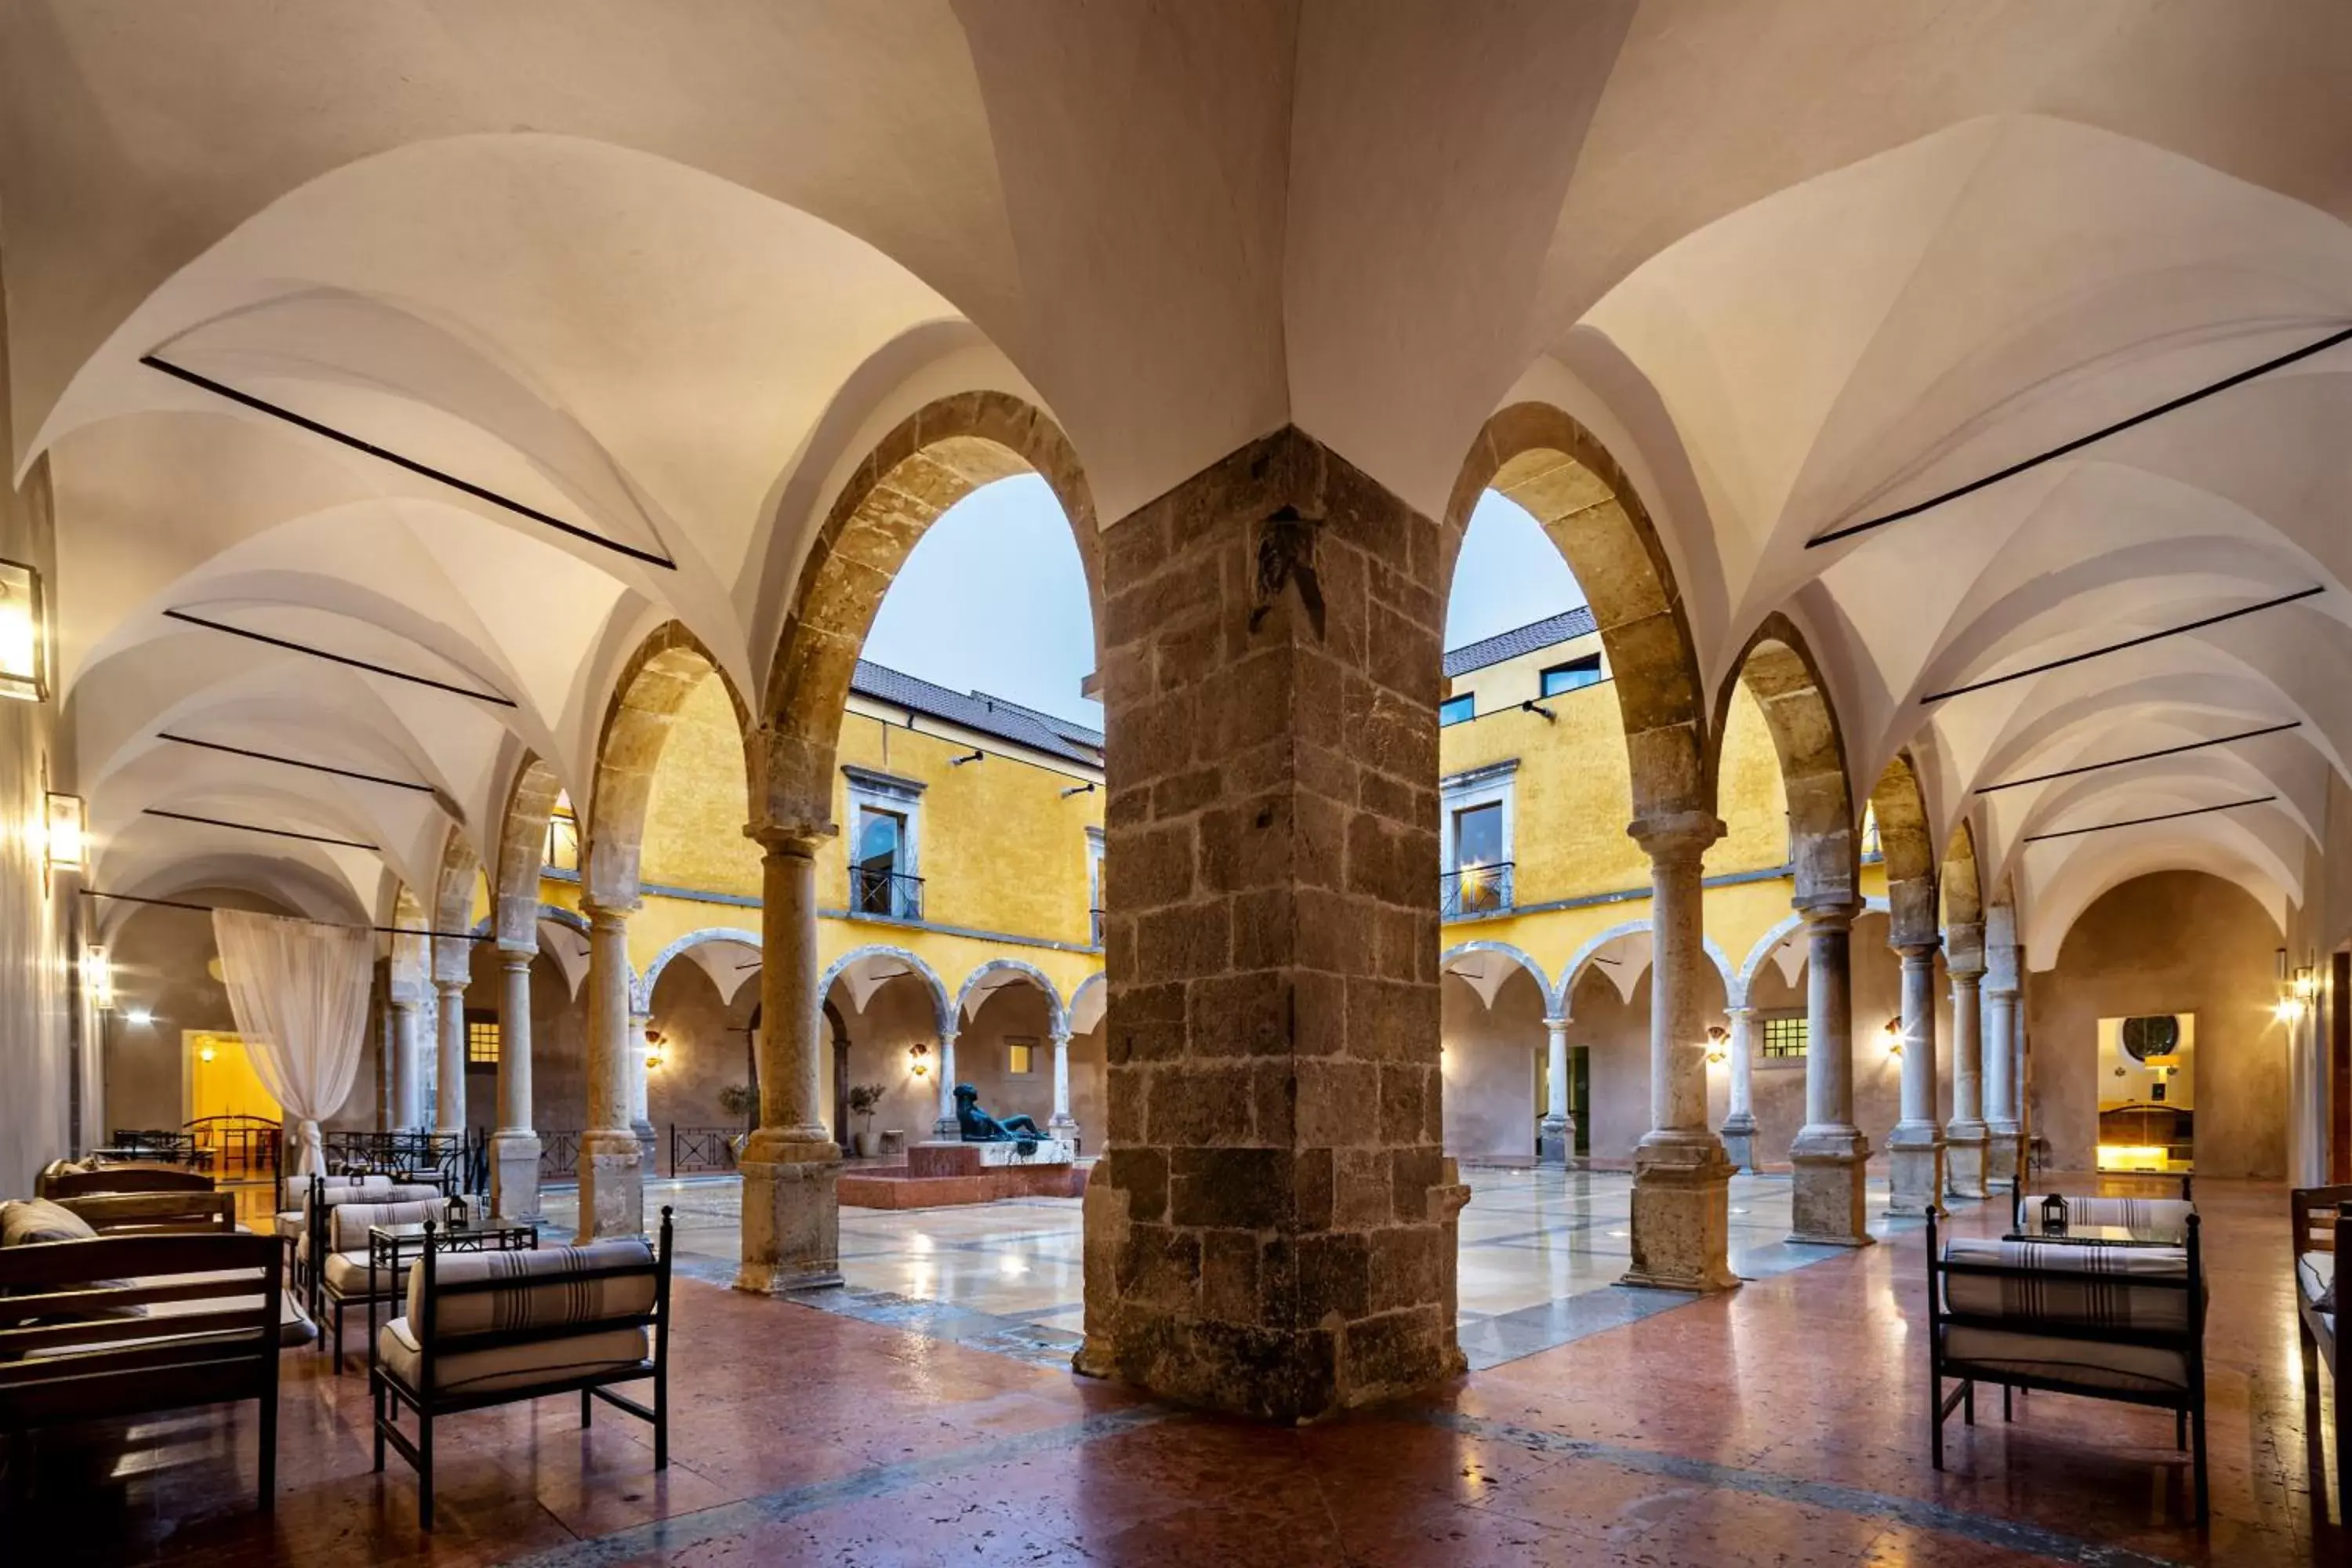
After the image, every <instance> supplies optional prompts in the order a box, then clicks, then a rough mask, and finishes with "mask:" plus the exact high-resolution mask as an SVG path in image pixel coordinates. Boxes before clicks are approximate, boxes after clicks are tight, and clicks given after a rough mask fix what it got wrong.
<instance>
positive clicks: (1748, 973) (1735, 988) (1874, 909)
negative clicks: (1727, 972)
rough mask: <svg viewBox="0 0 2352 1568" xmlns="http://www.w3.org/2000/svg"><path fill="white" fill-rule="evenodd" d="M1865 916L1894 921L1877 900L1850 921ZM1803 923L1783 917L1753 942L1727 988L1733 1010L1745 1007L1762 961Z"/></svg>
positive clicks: (1793, 917)
mask: <svg viewBox="0 0 2352 1568" xmlns="http://www.w3.org/2000/svg"><path fill="white" fill-rule="evenodd" d="M1868 914H1880V915H1885V916H1886V918H1887V921H1888V922H1889V923H1890V924H1891V923H1893V921H1894V918H1895V910H1894V909H1893V907H1892V906H1891V905H1889V904H1888V902H1887V901H1886V900H1885V899H1881V898H1867V899H1864V900H1862V905H1861V908H1860V910H1858V911H1857V912H1856V913H1855V916H1854V918H1855V919H1856V920H1859V919H1861V918H1862V916H1864V915H1868ZM1804 923H1805V917H1804V916H1802V915H1801V914H1788V915H1784V916H1782V917H1781V918H1780V921H1778V922H1776V923H1775V924H1774V925H1773V926H1772V927H1771V929H1770V930H1769V931H1766V932H1765V933H1764V934H1763V935H1762V936H1760V937H1758V938H1757V939H1756V945H1755V946H1754V947H1751V948H1749V949H1748V956H1747V958H1746V959H1744V960H1743V961H1742V962H1741V963H1740V965H1739V971H1738V975H1737V976H1736V978H1734V979H1733V980H1732V982H1731V984H1729V985H1728V986H1727V991H1728V993H1729V994H1730V995H1731V997H1732V1003H1731V1005H1733V1006H1735V1007H1744V1006H1746V1005H1748V988H1749V987H1750V986H1751V985H1753V984H1755V982H1756V975H1757V973H1758V972H1759V970H1761V969H1762V968H1763V967H1764V961H1765V960H1766V959H1768V958H1769V957H1771V956H1772V953H1773V952H1774V950H1775V949H1777V948H1779V947H1780V944H1781V943H1782V942H1786V941H1788V939H1789V937H1790V934H1791V933H1792V932H1794V931H1797V930H1798V929H1799V928H1800V927H1801V926H1802V925H1803V924H1804Z"/></svg>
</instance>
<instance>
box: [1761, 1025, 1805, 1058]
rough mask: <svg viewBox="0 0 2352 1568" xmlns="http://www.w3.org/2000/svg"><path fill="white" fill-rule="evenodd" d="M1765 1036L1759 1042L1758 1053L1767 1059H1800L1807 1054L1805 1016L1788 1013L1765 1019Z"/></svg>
mask: <svg viewBox="0 0 2352 1568" xmlns="http://www.w3.org/2000/svg"><path fill="white" fill-rule="evenodd" d="M1763 1025H1764V1035H1763V1038H1761V1039H1760V1040H1759V1041H1758V1042H1757V1053H1758V1054H1759V1056H1761V1057H1762V1058H1764V1059H1765V1060H1767V1061H1798V1060H1801V1059H1802V1058H1803V1057H1804V1054H1805V1041H1806V1039H1807V1038H1808V1037H1807V1034H1806V1021H1805V1016H1804V1015H1803V1014H1802V1013H1787V1014H1781V1015H1779V1016H1770V1017H1767V1018H1765V1019H1764V1020H1763Z"/></svg>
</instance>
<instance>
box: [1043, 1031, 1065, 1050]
mask: <svg viewBox="0 0 2352 1568" xmlns="http://www.w3.org/2000/svg"><path fill="white" fill-rule="evenodd" d="M1047 1038H1049V1039H1050V1040H1052V1041H1053V1043H1054V1048H1055V1049H1056V1050H1060V1049H1061V1048H1063V1047H1066V1046H1067V1045H1068V1044H1069V1043H1070V1031H1069V1030H1067V1029H1055V1030H1054V1031H1052V1032H1051V1034H1049V1035H1048V1036H1047Z"/></svg>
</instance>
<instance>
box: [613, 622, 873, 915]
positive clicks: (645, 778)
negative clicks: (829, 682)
mask: <svg viewBox="0 0 2352 1568" xmlns="http://www.w3.org/2000/svg"><path fill="white" fill-rule="evenodd" d="M713 677H716V678H717V679H719V681H720V682H721V683H722V684H723V685H724V686H725V688H726V691H727V700H728V702H729V703H730V705H732V706H733V708H734V710H735V722H736V726H737V728H738V729H739V730H742V731H746V732H748V731H749V727H750V720H751V715H750V711H749V710H747V709H746V708H745V707H744V705H743V696H742V693H740V692H739V691H737V690H736V689H735V683H734V682H733V681H732V680H730V679H728V677H727V672H726V671H725V670H724V669H722V668H719V661H718V660H717V659H715V658H712V657H711V655H710V650H709V648H707V647H704V646H703V645H702V642H701V639H699V638H698V637H696V636H695V635H694V634H693V633H692V632H690V631H688V629H687V628H686V626H684V624H683V623H681V622H677V621H670V622H667V623H666V624H664V625H662V626H657V627H656V628H655V630H654V631H653V633H652V635H651V636H649V637H646V640H645V641H644V642H642V643H640V644H639V645H638V646H637V650H636V651H635V653H633V654H631V655H630V656H629V661H628V663H627V664H626V665H625V666H623V667H622V669H621V676H620V679H619V680H617V681H616V682H614V687H613V695H612V698H611V699H610V700H609V701H607V702H606V704H605V707H604V727H603V729H602V730H601V731H599V733H598V737H597V742H596V782H595V786H594V787H595V793H594V795H593V796H592V797H591V799H590V801H589V815H588V817H587V820H586V825H585V826H586V832H587V840H588V841H587V846H586V858H585V859H584V861H583V865H584V867H585V870H584V872H583V877H582V888H583V891H584V892H585V893H586V895H587V897H589V898H590V899H593V900H595V901H596V902H597V903H599V904H601V905H604V906H606V907H608V908H613V909H627V908H629V907H631V906H633V905H635V902H636V900H637V884H638V858H639V857H640V856H641V855H642V854H643V853H644V849H645V836H646V803H647V801H648V800H649V799H650V798H651V796H652V795H653V787H654V771H655V769H656V768H657V767H658V766H659V765H660V763H661V754H662V747H663V745H664V743H665V742H667V741H668V739H669V731H670V726H671V725H672V724H673V723H675V722H676V721H677V714H678V710H679V709H681V708H683V707H684V706H685V705H686V700H687V699H688V697H689V696H691V695H692V694H693V692H694V689H695V688H696V687H698V686H699V685H701V684H702V682H703V681H705V680H707V679H711V678H713ZM838 717H839V715H838V713H836V714H835V718H836V719H838Z"/></svg>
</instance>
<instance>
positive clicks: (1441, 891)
mask: <svg viewBox="0 0 2352 1568" xmlns="http://www.w3.org/2000/svg"><path fill="white" fill-rule="evenodd" d="M1510 907H1511V862H1510V861H1508V860H1497V861H1496V862H1494V863H1493V864H1492V865H1489V866H1465V867H1462V868H1460V869H1458V870H1453V871H1448V872H1446V873H1445V874H1444V876H1442V877H1440V878H1438V879H1437V912H1438V914H1439V915H1440V916H1441V917H1442V918H1444V919H1445V920H1449V921H1452V920H1460V919H1461V918H1462V917H1464V916H1465V915H1491V914H1494V913H1496V912H1497V911H1498V910H1507V909H1509V908H1510Z"/></svg>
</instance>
